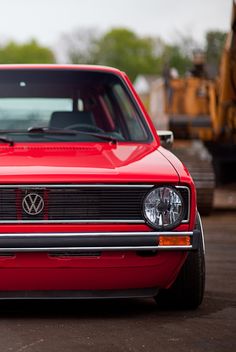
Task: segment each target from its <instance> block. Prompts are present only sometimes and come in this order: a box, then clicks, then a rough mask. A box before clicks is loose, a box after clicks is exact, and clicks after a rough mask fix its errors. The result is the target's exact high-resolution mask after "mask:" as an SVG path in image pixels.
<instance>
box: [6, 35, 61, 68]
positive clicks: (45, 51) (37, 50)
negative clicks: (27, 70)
mask: <svg viewBox="0 0 236 352" xmlns="http://www.w3.org/2000/svg"><path fill="white" fill-rule="evenodd" d="M54 62H55V57H54V54H53V52H52V51H51V50H50V49H49V48H47V47H44V46H41V45H39V44H38V43H37V41H36V40H31V41H29V42H27V43H24V44H18V43H16V42H14V41H11V42H9V43H7V44H6V45H5V46H2V47H0V63H1V64H30V63H32V64H33V63H43V64H48V63H54Z"/></svg>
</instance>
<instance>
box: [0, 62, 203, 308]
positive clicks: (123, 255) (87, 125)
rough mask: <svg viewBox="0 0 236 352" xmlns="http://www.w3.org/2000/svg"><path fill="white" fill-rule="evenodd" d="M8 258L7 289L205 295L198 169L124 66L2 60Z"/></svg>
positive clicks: (192, 301) (3, 217)
mask: <svg viewBox="0 0 236 352" xmlns="http://www.w3.org/2000/svg"><path fill="white" fill-rule="evenodd" d="M168 138H169V135H168V133H167V134H166V133H165V132H162V133H161V140H164V141H165V142H166V143H168ZM0 268H1V271H0V298H7V299H8V298H11V299H12V298H76V299H78V298H117V297H118V298H123V297H154V298H155V299H156V300H157V302H158V303H159V304H160V305H165V306H166V305H167V306H173V305H174V306H177V307H183V308H196V307H197V306H198V305H199V304H200V303H201V301H202V298H203V294H204V280H205V270H204V238H203V231H202V226H201V220H200V216H199V214H198V213H197V210H196V194H195V187H194V184H193V181H192V178H191V176H190V175H189V173H188V170H187V169H186V168H185V166H184V165H183V164H182V163H181V162H180V161H179V160H178V159H177V158H176V157H175V156H174V155H173V154H171V152H170V151H168V150H167V149H165V148H164V147H163V146H161V143H160V138H159V136H158V134H157V132H156V130H155V128H154V126H153V124H152V122H151V120H150V118H149V116H148V115H147V113H146V111H145V109H144V107H143V105H142V103H141V101H140V99H139V97H138V96H137V94H136V92H135V91H134V89H133V87H132V84H131V83H130V81H129V79H128V78H127V76H126V75H125V74H124V73H123V72H120V71H119V70H116V69H113V68H108V67H96V66H74V65H2V66H1V67H0Z"/></svg>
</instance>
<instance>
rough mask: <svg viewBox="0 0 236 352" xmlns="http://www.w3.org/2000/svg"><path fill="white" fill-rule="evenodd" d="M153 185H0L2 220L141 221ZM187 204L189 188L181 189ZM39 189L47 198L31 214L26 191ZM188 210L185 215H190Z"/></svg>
mask: <svg viewBox="0 0 236 352" xmlns="http://www.w3.org/2000/svg"><path fill="white" fill-rule="evenodd" d="M150 189H151V187H150V188H149V187H145V186H138V187H133V186H131V187H130V188H129V187H127V186H126V187H122V186H121V187H115V186H111V187H106V186H104V187H103V186H98V187H97V188H95V187H91V188H89V187H87V186H86V187H80V186H79V185H78V186H69V187H66V186H59V187H58V186H57V187H53V186H52V187H50V186H48V185H47V186H43V185H42V186H35V188H34V187H32V186H31V187H29V188H27V186H26V187H25V188H24V186H22V187H19V186H18V187H17V186H15V187H14V186H12V188H0V222H1V221H16V222H17V221H19V220H20V221H33V222H40V221H42V220H44V221H47V220H48V221H52V222H53V221H96V220H99V221H103V220H104V221H106V220H108V221H112V220H117V221H122V220H124V221H138V220H143V215H142V207H143V199H144V197H145V196H146V194H147V193H148V192H149V191H150ZM179 191H180V192H181V194H182V196H183V199H184V202H185V204H186V205H187V204H188V197H189V194H188V190H187V189H186V188H181V189H179ZM29 193H36V194H39V195H40V196H42V198H43V199H44V203H45V207H44V210H43V211H42V212H41V213H40V214H38V215H28V214H27V213H25V211H24V210H23V209H22V200H23V198H24V197H25V195H27V194H29ZM187 210H188V209H187V207H186V211H185V216H184V219H185V220H186V219H187V218H188V211H187Z"/></svg>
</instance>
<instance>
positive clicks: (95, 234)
mask: <svg viewBox="0 0 236 352" xmlns="http://www.w3.org/2000/svg"><path fill="white" fill-rule="evenodd" d="M17 236H19V237H21V236H22V237H36V238H44V237H46V236H47V237H52V238H53V237H56V236H57V237H67V236H75V237H85V238H86V237H91V236H93V237H106V236H112V237H113V236H123V237H130V236H137V237H139V236H145V237H150V236H151V237H156V236H193V232H192V231H176V232H171V231H165V232H164V231H163V232H160V231H158V232H157V231H155V232H81V233H80V232H63V233H62V232H53V233H51V232H50V233H48V232H45V233H44V232H40V233H37V232H30V233H19V232H18V233H0V238H2V237H7V238H11V237H17Z"/></svg>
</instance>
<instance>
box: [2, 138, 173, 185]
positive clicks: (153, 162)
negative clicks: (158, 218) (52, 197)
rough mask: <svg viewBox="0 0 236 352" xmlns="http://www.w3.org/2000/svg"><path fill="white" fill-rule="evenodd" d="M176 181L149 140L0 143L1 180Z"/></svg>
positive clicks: (75, 181)
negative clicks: (137, 142)
mask: <svg viewBox="0 0 236 352" xmlns="http://www.w3.org/2000/svg"><path fill="white" fill-rule="evenodd" d="M178 181H179V174H178V172H177V171H176V169H175V167H173V165H172V164H171V162H170V161H169V160H168V159H167V157H166V156H165V155H164V153H163V148H161V147H159V148H158V149H156V148H154V147H153V146H152V145H151V144H150V145H149V144H130V143H129V144H127V143H126V144H125V143H118V144H117V145H112V144H110V143H83V144H78V143H68V144H67V145H65V143H63V144H62V143H50V144H49V143H47V144H43V143H34V144H33V143H32V144H23V143H22V144H20V143H18V144H15V145H14V146H5V145H3V146H0V183H1V184H6V183H14V184H17V183H81V182H84V183H91V182H98V183H103V182H107V183H112V182H114V183H124V182H126V183H127V182H128V183H145V182H147V183H151V182H171V183H172V182H173V183H176V182H178Z"/></svg>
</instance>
